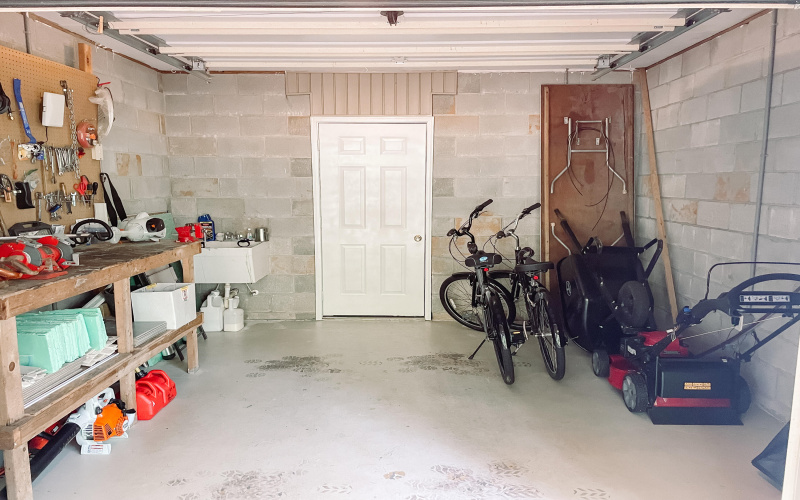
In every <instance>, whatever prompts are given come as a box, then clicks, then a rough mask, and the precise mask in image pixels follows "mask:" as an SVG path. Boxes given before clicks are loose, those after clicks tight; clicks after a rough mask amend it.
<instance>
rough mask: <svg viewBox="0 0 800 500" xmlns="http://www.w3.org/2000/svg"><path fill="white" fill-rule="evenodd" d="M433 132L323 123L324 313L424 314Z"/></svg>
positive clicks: (405, 126)
mask: <svg viewBox="0 0 800 500" xmlns="http://www.w3.org/2000/svg"><path fill="white" fill-rule="evenodd" d="M427 132H428V131H427V125H426V124H425V123H320V124H319V130H318V138H319V140H318V146H319V151H318V158H319V159H318V162H319V165H318V170H319V174H318V175H319V187H320V189H319V195H318V196H319V199H318V200H317V202H318V204H319V208H320V210H319V217H320V221H319V224H320V232H319V236H320V239H321V242H320V243H321V244H320V246H319V248H320V249H321V260H318V262H321V267H322V269H321V275H322V287H321V288H322V290H321V292H322V314H323V315H324V316H423V315H424V314H425V283H426V280H425V269H426V266H425V249H426V244H425V243H426V242H425V234H426V198H427V197H426V161H427V157H428V155H427V137H428V134H427ZM318 272H319V270H318ZM318 293H319V291H318Z"/></svg>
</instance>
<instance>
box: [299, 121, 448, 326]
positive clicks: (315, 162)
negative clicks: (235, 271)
mask: <svg viewBox="0 0 800 500" xmlns="http://www.w3.org/2000/svg"><path fill="white" fill-rule="evenodd" d="M321 123H390V124H398V123H420V124H424V125H426V132H427V133H426V137H427V139H426V140H427V144H426V145H425V152H426V153H425V154H426V159H425V319H426V320H430V319H431V290H432V287H433V274H432V269H431V234H432V233H431V227H432V224H433V208H432V203H433V117H432V116H347V117H345V116H341V117H339V116H336V117H334V116H325V117H323V116H312V117H311V176H312V177H311V178H312V198H313V202H314V276H315V277H316V287H315V292H316V317H317V320H318V321H319V320H321V319H322V213H321V208H320V193H321V192H322V186H321V184H320V175H319V174H320V172H319V125H320V124H321Z"/></svg>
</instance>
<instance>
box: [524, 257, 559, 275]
mask: <svg viewBox="0 0 800 500" xmlns="http://www.w3.org/2000/svg"><path fill="white" fill-rule="evenodd" d="M553 267H554V266H553V263H552V262H536V261H535V260H533V259H525V263H524V264H517V265H516V266H514V272H515V273H538V272H541V271H548V270H550V269H553Z"/></svg>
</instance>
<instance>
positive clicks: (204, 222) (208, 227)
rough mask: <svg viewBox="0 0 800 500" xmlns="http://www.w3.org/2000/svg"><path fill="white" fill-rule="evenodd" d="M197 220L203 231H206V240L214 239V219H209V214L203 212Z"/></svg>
mask: <svg viewBox="0 0 800 500" xmlns="http://www.w3.org/2000/svg"><path fill="white" fill-rule="evenodd" d="M197 222H199V223H200V225H201V226H202V227H203V232H204V233H206V241H214V239H215V238H216V236H217V232H216V231H214V221H213V220H212V219H211V214H203V215H201V216H199V217H198V218H197Z"/></svg>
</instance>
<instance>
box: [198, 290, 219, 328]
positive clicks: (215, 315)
mask: <svg viewBox="0 0 800 500" xmlns="http://www.w3.org/2000/svg"><path fill="white" fill-rule="evenodd" d="M224 311H225V308H224V307H222V297H221V296H220V294H219V292H218V291H217V290H212V291H211V293H210V294H208V297H207V298H206V300H205V301H204V302H203V306H202V307H201V308H200V312H202V313H203V330H205V331H207V332H221V331H222V327H223V322H222V313H223V312H224Z"/></svg>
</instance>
